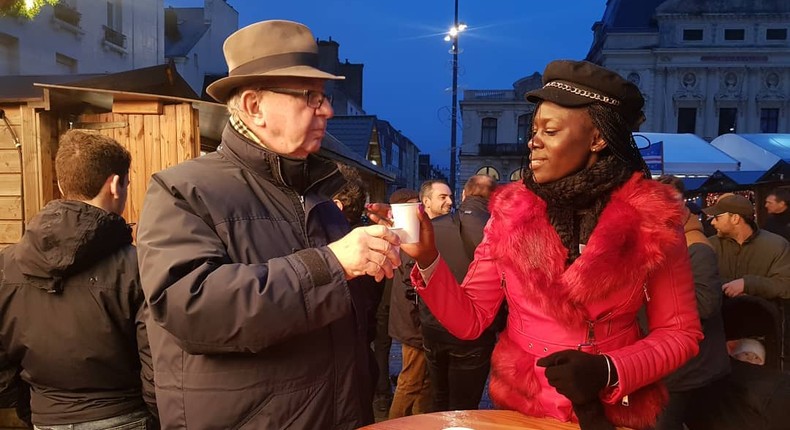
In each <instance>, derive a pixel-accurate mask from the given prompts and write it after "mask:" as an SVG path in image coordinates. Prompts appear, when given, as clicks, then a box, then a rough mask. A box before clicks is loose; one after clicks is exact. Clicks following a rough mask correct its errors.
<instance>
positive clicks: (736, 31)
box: [724, 28, 746, 40]
mask: <svg viewBox="0 0 790 430" xmlns="http://www.w3.org/2000/svg"><path fill="white" fill-rule="evenodd" d="M745 35H746V32H745V31H744V30H743V29H742V28H726V29H724V40H743V39H744V38H745Z"/></svg>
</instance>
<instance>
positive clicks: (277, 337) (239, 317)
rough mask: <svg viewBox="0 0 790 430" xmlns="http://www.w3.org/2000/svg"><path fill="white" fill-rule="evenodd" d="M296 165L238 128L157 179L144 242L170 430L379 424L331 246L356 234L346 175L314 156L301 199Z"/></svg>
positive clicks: (152, 328)
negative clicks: (347, 207) (344, 191)
mask: <svg viewBox="0 0 790 430" xmlns="http://www.w3.org/2000/svg"><path fill="white" fill-rule="evenodd" d="M292 162H293V160H290V161H289V160H287V159H284V158H282V157H280V156H278V155H276V154H275V153H273V152H270V151H268V150H266V149H264V148H263V147H262V146H260V145H257V144H254V143H252V142H250V141H249V140H247V139H245V138H244V137H242V136H241V135H240V134H239V133H238V132H237V131H236V130H235V129H234V128H233V127H231V126H230V125H228V126H226V128H225V131H224V132H223V135H222V143H221V145H220V147H219V148H218V149H217V151H216V152H214V153H211V154H208V155H205V156H203V157H200V158H197V159H194V160H189V161H186V162H183V163H181V164H179V165H177V166H174V167H171V168H169V169H166V170H164V171H162V172H159V173H156V174H155V175H153V178H152V179H151V182H150V185H149V188H148V194H147V196H146V199H145V205H144V207H143V211H142V214H141V218H140V226H139V230H138V246H139V255H140V275H141V279H142V283H143V290H144V291H145V294H146V299H147V300H148V302H149V304H150V309H151V319H152V320H151V321H150V322H149V328H148V332H149V338H150V341H151V351H152V355H153V358H154V367H155V369H156V393H157V402H158V404H159V409H160V411H161V412H160V414H161V415H160V419H161V424H162V427H163V428H216V429H220V428H222V429H238V428H243V429H270V428H271V429H275V428H292V429H352V428H357V427H360V426H361V425H364V424H367V423H369V422H370V421H372V409H371V405H370V401H369V400H370V396H368V394H367V391H369V389H370V388H369V387H372V386H371V385H370V384H369V381H366V380H364V378H365V377H366V376H367V373H368V369H367V364H368V362H367V355H366V354H367V352H366V351H367V349H368V348H367V345H365V339H364V337H365V336H364V330H360V329H359V328H358V327H357V323H356V319H355V314H354V311H353V307H354V304H353V303H352V298H351V295H350V293H349V288H348V285H347V283H346V279H345V274H344V271H343V268H342V267H341V266H340V263H339V262H338V260H337V259H336V258H335V256H334V254H333V253H332V251H330V250H329V248H328V247H327V244H329V243H331V242H333V241H335V240H337V239H340V238H341V237H342V236H343V235H344V234H345V233H347V231H348V223H347V222H346V220H345V218H344V217H343V214H342V213H341V212H340V210H339V209H338V208H337V207H336V206H335V205H334V203H333V202H332V200H331V196H332V195H334V194H335V193H336V192H337V191H338V190H339V189H340V187H341V186H342V185H343V183H344V179H343V176H342V175H341V174H340V172H339V170H338V169H337V166H336V164H335V163H334V162H331V161H329V160H326V159H324V158H321V157H317V156H312V155H311V156H309V157H308V159H307V161H306V162H307V166H306V167H307V168H306V169H305V170H304V172H306V174H307V175H308V176H307V177H306V178H302V179H304V180H305V181H304V182H303V183H302V186H304V191H303V193H302V194H299V193H297V192H296V191H294V189H295V188H294V187H293V186H291V185H288V184H291V183H297V182H300V180H299V178H296V177H294V176H291V175H290V174H287V169H285V166H287V165H288V163H292ZM300 183H301V182H300Z"/></svg>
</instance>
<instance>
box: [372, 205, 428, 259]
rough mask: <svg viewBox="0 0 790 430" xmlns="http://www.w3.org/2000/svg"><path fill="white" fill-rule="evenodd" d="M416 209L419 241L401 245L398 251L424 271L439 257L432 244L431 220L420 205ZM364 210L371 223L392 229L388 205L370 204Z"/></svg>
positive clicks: (390, 212)
mask: <svg viewBox="0 0 790 430" xmlns="http://www.w3.org/2000/svg"><path fill="white" fill-rule="evenodd" d="M418 208H419V209H418V212H417V219H419V220H420V241H419V242H417V243H401V245H400V249H401V250H402V251H403V252H404V253H406V255H408V256H409V257H411V258H413V259H414V260H415V261H416V262H417V264H418V265H419V267H420V268H423V269H424V268H426V267H428V266H430V265H431V263H433V262H434V261H435V260H436V257H438V256H439V251H438V250H437V249H436V242H434V238H433V224H431V219H430V217H428V215H427V214H426V213H425V208H423V206H422V205H419V206H418ZM365 209H366V210H367V214H368V218H370V220H371V221H373V222H375V223H377V224H380V225H385V226H387V227H392V224H393V223H392V211H391V210H390V205H388V204H386V203H371V204H368V205H366V206H365Z"/></svg>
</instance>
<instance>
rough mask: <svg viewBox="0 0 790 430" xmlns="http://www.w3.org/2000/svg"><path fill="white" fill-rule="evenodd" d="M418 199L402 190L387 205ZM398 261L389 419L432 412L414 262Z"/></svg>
mask: <svg viewBox="0 0 790 430" xmlns="http://www.w3.org/2000/svg"><path fill="white" fill-rule="evenodd" d="M445 186H446V185H445ZM448 190H449V188H448ZM418 197H419V194H418V193H417V191H415V190H412V189H408V188H401V189H397V190H395V191H394V192H393V193H392V195H391V196H390V200H389V201H390V204H394V203H417V202H418V201H419V199H418ZM401 261H402V262H403V264H402V265H401V267H399V268H398V270H396V271H395V277H394V278H392V285H391V287H390V303H389V318H388V320H389V335H390V336H391V337H392V338H393V339H395V340H397V341H398V342H400V343H401V356H402V360H401V364H402V366H401V371H400V373H399V374H398V383H397V384H396V386H395V393H394V394H393V396H392V404H391V405H390V410H389V418H390V419H393V418H400V417H405V416H409V415H417V414H423V413H426V412H431V385H430V380H429V379H428V368H427V367H426V362H425V355H424V354H423V344H422V331H421V330H420V315H419V311H418V308H417V292H416V291H415V290H414V286H412V284H411V277H410V276H409V274H410V273H411V269H412V267H414V260H412V259H411V258H409V257H408V256H407V255H406V254H403V253H401Z"/></svg>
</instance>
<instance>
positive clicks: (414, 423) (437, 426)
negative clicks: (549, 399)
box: [360, 410, 579, 430]
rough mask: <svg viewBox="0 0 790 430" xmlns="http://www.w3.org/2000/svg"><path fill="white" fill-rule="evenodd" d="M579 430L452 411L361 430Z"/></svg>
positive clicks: (518, 417) (508, 414) (547, 421)
mask: <svg viewBox="0 0 790 430" xmlns="http://www.w3.org/2000/svg"><path fill="white" fill-rule="evenodd" d="M451 429H452V430H462V429H463V430H511V429H522V430H579V426H578V425H576V424H572V423H563V422H560V421H557V420H554V419H551V418H532V417H528V416H525V415H522V414H520V413H518V412H515V411H498V410H482V411H451V412H434V413H432V414H422V415H412V416H410V417H404V418H397V419H394V420H387V421H382V422H380V423H376V424H371V425H369V426H366V427H362V428H361V429H360V430H451Z"/></svg>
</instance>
